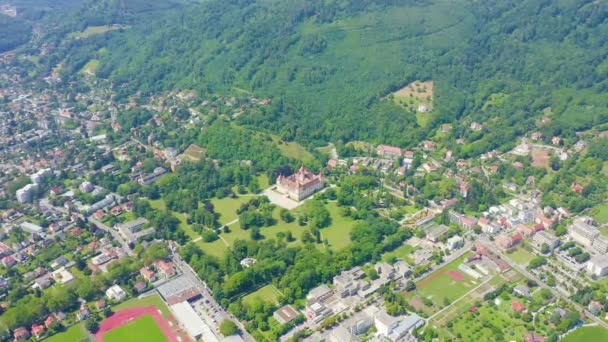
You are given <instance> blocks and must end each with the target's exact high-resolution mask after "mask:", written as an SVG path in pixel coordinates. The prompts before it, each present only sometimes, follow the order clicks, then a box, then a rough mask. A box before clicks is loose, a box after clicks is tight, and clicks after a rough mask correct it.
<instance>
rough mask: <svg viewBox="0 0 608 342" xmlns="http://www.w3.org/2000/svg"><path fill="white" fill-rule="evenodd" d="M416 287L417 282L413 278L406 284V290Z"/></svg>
mask: <svg viewBox="0 0 608 342" xmlns="http://www.w3.org/2000/svg"><path fill="white" fill-rule="evenodd" d="M415 289H416V283H414V282H413V281H411V280H408V281H407V283H406V284H405V290H406V291H414V290H415Z"/></svg>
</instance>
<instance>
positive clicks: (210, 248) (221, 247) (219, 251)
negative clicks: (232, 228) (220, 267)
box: [195, 239, 228, 259]
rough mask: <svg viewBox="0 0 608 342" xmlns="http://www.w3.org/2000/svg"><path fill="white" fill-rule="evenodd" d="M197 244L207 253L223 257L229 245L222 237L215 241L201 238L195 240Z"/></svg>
mask: <svg viewBox="0 0 608 342" xmlns="http://www.w3.org/2000/svg"><path fill="white" fill-rule="evenodd" d="M195 244H196V245H197V246H198V247H200V249H202V250H203V252H205V254H209V255H212V256H214V257H216V258H219V259H221V258H222V257H223V256H224V252H226V250H227V249H228V246H226V244H225V243H224V241H222V240H221V239H218V240H215V241H213V242H205V241H203V240H199V241H197V242H195Z"/></svg>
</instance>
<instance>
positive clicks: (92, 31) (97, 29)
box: [68, 25, 128, 39]
mask: <svg viewBox="0 0 608 342" xmlns="http://www.w3.org/2000/svg"><path fill="white" fill-rule="evenodd" d="M126 27H128V26H126ZM126 27H125V28H126ZM119 28H122V27H121V26H110V25H107V26H88V27H87V28H86V29H85V30H84V31H82V32H73V33H70V34H69V35H68V37H70V38H79V39H85V38H88V37H90V36H94V35H97V34H102V33H106V32H109V31H113V30H118V29H119Z"/></svg>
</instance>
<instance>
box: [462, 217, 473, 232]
mask: <svg viewBox="0 0 608 342" xmlns="http://www.w3.org/2000/svg"><path fill="white" fill-rule="evenodd" d="M476 224H477V219H476V218H475V217H472V216H463V217H461V218H460V225H461V226H462V227H463V228H466V229H473V228H474V227H475V225H476Z"/></svg>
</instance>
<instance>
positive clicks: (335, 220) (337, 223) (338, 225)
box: [321, 202, 357, 250]
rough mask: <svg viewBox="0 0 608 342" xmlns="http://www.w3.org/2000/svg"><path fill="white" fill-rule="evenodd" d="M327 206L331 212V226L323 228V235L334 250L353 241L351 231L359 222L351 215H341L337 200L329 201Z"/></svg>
mask: <svg viewBox="0 0 608 342" xmlns="http://www.w3.org/2000/svg"><path fill="white" fill-rule="evenodd" d="M325 207H326V208H327V210H328V211H329V213H330V214H331V226H329V227H327V228H324V229H322V230H321V235H322V236H323V238H324V239H327V241H328V242H329V245H330V246H331V247H332V248H333V249H334V250H338V249H342V248H344V247H346V246H348V245H349V244H350V243H351V240H350V232H351V231H352V230H353V227H354V226H355V224H356V223H357V222H356V221H355V220H353V219H351V218H350V217H344V216H341V215H340V213H339V208H338V205H337V204H336V203H335V202H331V203H328V204H327V205H325Z"/></svg>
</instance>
